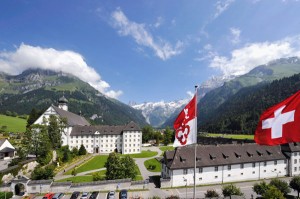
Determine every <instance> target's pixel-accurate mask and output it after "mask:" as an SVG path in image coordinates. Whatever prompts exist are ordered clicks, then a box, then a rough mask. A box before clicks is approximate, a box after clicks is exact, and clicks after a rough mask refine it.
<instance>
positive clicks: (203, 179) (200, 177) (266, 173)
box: [162, 156, 300, 187]
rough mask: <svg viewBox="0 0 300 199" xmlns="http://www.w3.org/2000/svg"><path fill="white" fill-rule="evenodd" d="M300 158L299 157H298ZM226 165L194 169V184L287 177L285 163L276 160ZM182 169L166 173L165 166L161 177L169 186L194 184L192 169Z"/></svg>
mask: <svg viewBox="0 0 300 199" xmlns="http://www.w3.org/2000/svg"><path fill="white" fill-rule="evenodd" d="M298 157H299V158H300V156H298ZM230 166H231V168H228V165H224V166H217V167H216V168H215V167H214V166H213V167H203V168H202V172H201V170H200V169H199V168H196V184H197V185H200V184H218V183H227V182H237V181H246V180H259V179H267V178H275V177H282V176H285V175H287V174H288V173H287V172H288V171H287V166H288V165H287V161H285V160H277V163H275V162H274V161H267V162H266V166H265V163H264V162H256V163H255V166H254V165H253V164H252V163H245V164H243V166H241V164H233V165H230ZM186 171H187V173H186V174H185V173H184V170H183V169H178V170H172V171H168V169H167V168H166V166H162V177H164V178H167V177H170V178H171V185H172V186H174V187H177V186H185V185H186V184H187V185H188V186H190V185H193V184H194V179H193V176H194V168H190V169H187V170H186Z"/></svg>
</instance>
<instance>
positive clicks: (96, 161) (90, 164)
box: [65, 155, 108, 175]
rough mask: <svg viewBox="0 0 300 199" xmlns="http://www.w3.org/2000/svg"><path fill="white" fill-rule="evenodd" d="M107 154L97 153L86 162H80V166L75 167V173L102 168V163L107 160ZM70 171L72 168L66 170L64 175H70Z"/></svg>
mask: <svg viewBox="0 0 300 199" xmlns="http://www.w3.org/2000/svg"><path fill="white" fill-rule="evenodd" d="M107 158H108V155H98V156H95V157H93V158H92V159H90V160H89V161H87V162H86V163H84V164H82V165H81V166H79V167H77V169H76V171H77V173H81V172H85V171H91V170H95V169H101V168H104V164H105V162H106V161H107ZM71 173H72V169H71V170H69V171H67V172H66V173H65V175H70V174H71Z"/></svg>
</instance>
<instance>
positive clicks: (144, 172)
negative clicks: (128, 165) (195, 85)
mask: <svg viewBox="0 0 300 199" xmlns="http://www.w3.org/2000/svg"><path fill="white" fill-rule="evenodd" d="M147 150H150V151H156V152H157V153H158V154H157V155H156V156H154V157H150V158H134V160H135V163H136V164H137V165H138V167H139V169H140V171H141V174H142V177H143V179H144V180H146V179H149V176H155V175H160V172H150V171H148V170H147V169H146V167H145V165H144V162H145V161H146V160H149V159H152V158H156V157H160V155H161V153H162V151H161V150H160V149H159V148H158V147H142V151H147Z"/></svg>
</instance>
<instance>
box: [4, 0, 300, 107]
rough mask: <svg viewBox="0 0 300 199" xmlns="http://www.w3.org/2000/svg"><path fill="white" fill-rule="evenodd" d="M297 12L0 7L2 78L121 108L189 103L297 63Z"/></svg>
mask: <svg viewBox="0 0 300 199" xmlns="http://www.w3.org/2000/svg"><path fill="white" fill-rule="evenodd" d="M299 10H300V2H298V1H296V0H244V1H242V0H241V1H237V0H223V1H210V0H207V1H204V0H203V1H199V0H189V1H171V0H166V1H151V0H145V1H142V0H141V1H132V0H129V1H96V0H93V1H61V0H57V1H56V0H51V1H28V0H26V1H22V0H3V1H1V2H0V71H3V72H6V73H9V74H19V73H21V72H22V71H23V70H25V69H27V68H30V67H36V68H44V69H53V70H56V71H64V72H69V73H72V74H74V75H76V76H78V77H79V78H80V79H82V80H84V81H86V82H88V83H90V84H91V85H92V86H94V87H95V88H97V89H98V90H99V91H101V92H102V93H104V94H106V95H108V96H110V97H113V98H117V99H119V100H120V101H122V102H124V103H128V102H129V101H134V102H137V103H142V102H156V101H161V100H164V101H172V100H176V99H184V98H187V97H189V95H190V94H191V93H192V92H193V89H194V85H196V84H201V83H202V82H204V81H206V80H208V79H209V78H211V77H212V76H217V75H232V74H235V75H241V74H244V73H246V72H248V71H249V70H251V69H252V68H253V67H255V66H257V65H260V64H265V63H267V62H269V61H271V60H273V59H277V58H281V57H289V56H299V55H300V20H299V17H300V12H299Z"/></svg>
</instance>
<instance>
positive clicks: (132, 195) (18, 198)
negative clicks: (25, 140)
mask: <svg viewBox="0 0 300 199" xmlns="http://www.w3.org/2000/svg"><path fill="white" fill-rule="evenodd" d="M71 194H72V193H67V194H65V195H64V196H63V198H62V199H70V198H71ZM107 194H108V192H99V195H98V197H97V199H105V198H107ZM81 195H82V193H80V195H79V197H78V198H80V197H81ZM43 196H44V195H37V196H35V197H34V199H42V198H43ZM89 196H90V194H89ZM89 196H88V198H89ZM148 197H150V194H149V191H140V192H128V198H148ZM22 198H23V197H21V196H15V197H13V199H22ZM115 198H116V199H117V198H119V192H116V194H115Z"/></svg>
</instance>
